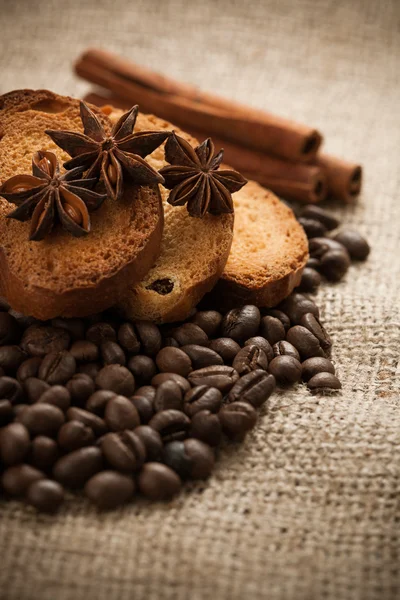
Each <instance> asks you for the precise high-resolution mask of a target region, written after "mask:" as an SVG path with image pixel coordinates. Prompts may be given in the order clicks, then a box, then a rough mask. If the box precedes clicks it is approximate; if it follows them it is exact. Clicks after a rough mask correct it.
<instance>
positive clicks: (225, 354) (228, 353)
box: [209, 338, 240, 364]
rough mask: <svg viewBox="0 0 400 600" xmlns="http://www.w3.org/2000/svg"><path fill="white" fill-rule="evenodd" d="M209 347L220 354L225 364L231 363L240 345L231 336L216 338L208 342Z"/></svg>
mask: <svg viewBox="0 0 400 600" xmlns="http://www.w3.org/2000/svg"><path fill="white" fill-rule="evenodd" d="M209 348H210V349H211V350H214V352H216V353H217V354H219V355H220V357H221V358H222V360H223V361H224V363H225V364H232V361H233V359H234V358H235V356H236V354H237V353H238V352H239V350H240V346H239V344H238V343H237V342H235V340H233V339H232V338H218V339H216V340H212V341H211V342H210V345H209Z"/></svg>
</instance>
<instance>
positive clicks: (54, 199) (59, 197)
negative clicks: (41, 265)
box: [0, 150, 107, 242]
mask: <svg viewBox="0 0 400 600" xmlns="http://www.w3.org/2000/svg"><path fill="white" fill-rule="evenodd" d="M83 172H84V170H83V169H82V168H81V167H79V168H75V169H72V170H71V171H67V172H66V173H63V174H60V169H59V165H58V160H57V157H56V155H55V154H54V152H46V151H45V150H40V151H39V152H35V154H34V155H33V158H32V173H33V175H15V176H14V177H11V178H10V179H7V181H5V182H4V183H3V185H2V186H1V187H0V196H2V197H3V198H5V199H6V200H8V201H9V202H12V203H13V204H16V205H17V208H16V209H15V210H13V211H12V212H11V213H9V214H8V215H7V217H8V218H10V219H17V221H29V219H32V224H31V230H30V237H29V239H30V240H32V241H35V242H38V241H40V240H42V239H43V238H44V237H45V236H46V235H47V234H48V233H50V231H51V229H52V228H53V225H54V223H55V222H56V221H59V222H60V223H61V225H62V226H63V228H64V229H66V230H67V231H68V232H69V233H71V234H72V235H73V236H75V237H81V236H83V235H86V234H87V233H88V232H89V231H90V217H89V212H88V209H89V210H90V211H93V210H96V209H97V208H99V206H100V205H101V204H102V202H103V201H104V200H105V198H106V197H107V196H106V194H98V193H97V192H94V191H92V190H91V189H90V188H92V187H93V186H94V185H95V184H96V183H97V180H96V179H81V177H82V174H83Z"/></svg>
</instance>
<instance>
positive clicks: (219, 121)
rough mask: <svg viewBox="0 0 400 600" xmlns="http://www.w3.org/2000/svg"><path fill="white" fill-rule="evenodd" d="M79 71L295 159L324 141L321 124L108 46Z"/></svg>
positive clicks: (164, 110) (307, 157)
mask: <svg viewBox="0 0 400 600" xmlns="http://www.w3.org/2000/svg"><path fill="white" fill-rule="evenodd" d="M75 70H76V73H77V74H78V75H80V76H81V77H83V78H84V79H87V80H88V81H91V82H92V83H95V84H97V85H101V86H103V87H105V88H106V89H107V90H109V91H111V92H113V93H114V94H117V95H118V96H121V97H123V98H125V99H126V100H128V101H129V102H130V103H132V104H134V103H137V104H139V105H140V107H141V109H142V110H143V111H145V112H146V111H147V112H154V113H155V114H157V115H158V116H160V117H162V118H165V119H168V120H170V121H172V122H178V120H179V121H180V122H181V123H182V125H183V126H186V127H188V126H190V125H192V126H194V127H196V128H198V129H201V130H205V131H208V132H209V134H210V135H212V136H214V135H221V136H224V137H225V138H226V139H228V140H229V141H231V142H234V143H240V144H241V145H244V146H246V147H249V148H252V149H255V150H261V151H263V152H267V153H270V154H274V155H276V156H279V157H282V158H286V159H289V160H292V161H299V162H310V161H311V160H312V159H313V158H315V156H316V153H317V150H318V148H319V146H320V144H321V142H322V136H321V134H320V133H319V132H318V131H317V130H316V129H313V128H311V127H307V126H305V125H301V124H298V123H295V122H292V121H290V120H288V119H283V118H281V117H277V116H274V115H271V114H269V113H267V112H264V111H261V110H257V109H253V108H250V107H246V106H242V105H240V104H237V103H235V102H233V101H231V100H227V99H223V98H219V97H217V96H214V95H212V94H207V93H205V92H201V91H200V90H198V89H197V88H195V87H192V86H189V85H186V84H182V83H178V82H176V81H174V80H171V79H169V78H166V77H163V76H161V75H159V74H157V73H154V72H153V71H150V70H148V69H145V68H143V67H139V66H138V65H136V64H135V63H133V62H131V61H128V60H125V59H122V58H120V57H118V56H115V55H114V54H112V53H110V52H106V51H104V50H99V49H91V50H88V51H87V52H85V53H84V54H83V55H82V56H81V57H80V58H79V59H78V61H77V63H76V64H75Z"/></svg>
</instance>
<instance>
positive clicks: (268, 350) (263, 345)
mask: <svg viewBox="0 0 400 600" xmlns="http://www.w3.org/2000/svg"><path fill="white" fill-rule="evenodd" d="M244 345H245V346H257V347H258V348H260V349H261V350H262V351H263V352H264V354H265V355H266V357H267V359H268V362H269V361H270V360H272V359H273V358H274V352H273V350H272V346H271V344H270V343H269V341H268V340H266V339H265V338H263V337H262V336H261V335H256V336H255V337H252V338H250V339H248V340H247V341H246V342H245V343H244Z"/></svg>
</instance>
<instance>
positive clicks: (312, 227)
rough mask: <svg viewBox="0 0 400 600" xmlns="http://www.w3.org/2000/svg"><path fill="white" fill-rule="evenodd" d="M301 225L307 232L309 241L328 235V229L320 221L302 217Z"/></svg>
mask: <svg viewBox="0 0 400 600" xmlns="http://www.w3.org/2000/svg"><path fill="white" fill-rule="evenodd" d="M298 221H299V223H300V225H301V226H302V228H303V229H304V231H305V232H306V236H307V237H308V239H311V238H316V237H322V236H324V235H325V234H326V233H327V231H328V230H327V228H326V227H325V225H323V224H322V223H321V222H320V221H316V220H315V219H308V218H307V217H300V218H299V219H298Z"/></svg>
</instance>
